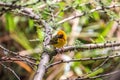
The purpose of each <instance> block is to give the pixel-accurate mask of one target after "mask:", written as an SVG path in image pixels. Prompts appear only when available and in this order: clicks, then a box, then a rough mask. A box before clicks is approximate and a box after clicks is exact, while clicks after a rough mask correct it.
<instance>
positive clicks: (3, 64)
mask: <svg viewBox="0 0 120 80" xmlns="http://www.w3.org/2000/svg"><path fill="white" fill-rule="evenodd" d="M0 64H1V65H2V66H3V67H4V68H6V69H8V70H9V71H11V72H12V73H13V74H14V75H15V76H16V78H17V79H18V80H21V79H20V78H19V76H18V75H17V74H16V73H15V71H14V70H12V69H11V68H9V67H7V66H6V65H4V64H3V63H1V62H0Z"/></svg>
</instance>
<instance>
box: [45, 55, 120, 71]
mask: <svg viewBox="0 0 120 80" xmlns="http://www.w3.org/2000/svg"><path fill="white" fill-rule="evenodd" d="M115 57H120V54H116V55H112V56H102V57H95V58H94V57H90V58H81V59H71V60H60V61H57V62H54V63H52V64H50V65H48V66H47V67H46V69H48V68H50V67H52V66H54V65H58V64H61V63H69V62H80V61H89V60H102V59H111V58H115Z"/></svg>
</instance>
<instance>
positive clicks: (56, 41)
mask: <svg viewBox="0 0 120 80" xmlns="http://www.w3.org/2000/svg"><path fill="white" fill-rule="evenodd" d="M57 37H58V36H57V35H56V36H54V37H53V38H52V39H51V40H50V44H57V43H58V38H57Z"/></svg>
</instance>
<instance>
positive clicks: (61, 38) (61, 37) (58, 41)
mask: <svg viewBox="0 0 120 80" xmlns="http://www.w3.org/2000/svg"><path fill="white" fill-rule="evenodd" d="M66 43H67V35H66V33H65V32H64V31H63V30H59V31H58V32H57V34H56V35H55V36H54V37H53V38H52V39H51V40H50V42H49V44H50V45H53V46H54V47H55V48H61V47H63V46H64V45H65V44H66Z"/></svg>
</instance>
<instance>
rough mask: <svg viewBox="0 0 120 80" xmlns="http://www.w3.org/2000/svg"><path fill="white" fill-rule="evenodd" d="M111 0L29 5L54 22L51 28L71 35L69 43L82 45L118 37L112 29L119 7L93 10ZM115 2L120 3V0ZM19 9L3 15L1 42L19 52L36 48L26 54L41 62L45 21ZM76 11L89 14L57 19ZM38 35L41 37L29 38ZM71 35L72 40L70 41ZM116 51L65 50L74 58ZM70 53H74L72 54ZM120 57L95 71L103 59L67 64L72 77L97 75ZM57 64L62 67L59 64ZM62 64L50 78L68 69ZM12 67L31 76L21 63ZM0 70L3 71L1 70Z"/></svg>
mask: <svg viewBox="0 0 120 80" xmlns="http://www.w3.org/2000/svg"><path fill="white" fill-rule="evenodd" d="M1 1H2V2H7V3H12V1H14V0H1ZM34 2H37V0H34V1H33V0H18V1H17V2H16V3H15V4H16V5H26V4H32V3H34ZM112 3H113V1H112V0H102V3H100V2H99V1H97V0H94V1H93V0H64V1H63V0H62V1H58V2H54V1H50V0H48V1H39V2H37V3H36V4H34V5H29V6H27V7H28V8H31V9H32V10H33V12H34V13H36V14H37V15H39V16H40V17H41V19H44V20H46V22H48V24H49V25H50V26H52V27H51V29H52V30H53V32H55V31H57V30H58V29H63V30H64V31H65V32H66V33H67V35H68V43H67V45H69V44H72V45H79V46H80V45H81V44H82V45H83V44H88V43H104V42H106V41H113V40H116V41H117V40H118V38H119V35H117V34H116V33H117V32H116V31H115V32H113V34H112V35H110V33H111V31H112V29H113V27H114V24H115V20H117V19H119V9H118V10H117V9H109V10H107V9H105V10H96V11H94V12H92V13H91V10H95V9H96V8H97V7H100V6H110V5H112ZM116 3H117V4H119V2H116ZM0 10H2V8H0ZM20 11H21V10H19V9H16V10H13V11H8V12H4V14H3V15H2V16H1V18H0V42H1V44H3V45H5V47H6V48H8V49H10V50H13V51H17V52H20V51H24V50H25V51H27V50H32V51H33V52H32V53H30V54H27V53H24V54H25V55H29V56H32V57H33V58H36V59H37V61H36V63H39V59H40V56H41V53H42V52H43V40H44V26H43V25H42V24H39V25H38V24H37V23H36V21H35V20H34V19H30V18H28V17H25V16H23V15H19V14H20V13H19V12H20ZM74 12H79V13H83V12H85V13H86V14H85V15H83V16H81V17H77V18H78V23H76V22H77V20H75V19H76V18H75V19H73V20H68V21H65V22H63V23H62V24H58V22H59V21H62V20H63V19H67V18H69V17H71V16H75V15H76V14H75V13H74ZM75 23H76V24H75ZM74 25H76V26H74ZM72 32H75V34H72ZM53 34H54V33H53ZM6 35H9V36H10V39H8V40H3V41H2V39H3V37H4V36H6ZM76 35H77V36H76ZM109 36H110V37H109ZM73 38H74V39H73ZM36 39H38V40H37V41H30V40H36ZM72 39H73V41H72V42H71V43H70V41H71V40H72ZM74 43H75V44H74ZM12 47H14V48H12ZM34 50H36V51H34ZM37 51H38V53H37ZM114 53H115V51H112V50H110V49H97V50H87V51H79V52H78V51H73V53H72V52H68V53H67V54H66V53H65V54H66V55H67V56H68V57H69V58H70V59H72V58H74V59H81V58H86V57H100V56H107V55H109V54H114ZM71 55H73V56H72V57H71ZM54 58H55V57H54ZM57 60H59V58H55V59H54V60H53V62H54V61H57ZM65 60H66V59H65ZM118 60H119V59H118ZM118 60H114V59H110V60H109V61H108V62H109V63H106V64H105V65H103V66H102V67H100V68H99V69H98V70H96V71H93V72H92V70H93V69H94V68H95V67H97V66H99V65H100V64H101V63H102V62H103V60H99V61H92V60H91V61H85V62H72V63H71V64H68V65H69V67H68V68H70V69H69V70H68V72H72V76H70V77H78V76H84V75H86V77H94V76H96V75H99V74H102V73H106V72H110V71H111V70H114V69H115V68H116V67H113V68H111V67H110V66H111V65H116V64H115V63H118V62H117V61H118ZM66 65H67V63H66ZM13 66H16V64H14V65H12V66H11V65H10V67H13ZM57 67H59V65H58V66H57ZM55 68H56V67H55ZM55 68H54V67H53V68H52V69H50V70H49V72H48V73H47V76H46V77H45V80H47V79H48V78H49V77H50V76H53V72H54V71H56V70H55ZM60 68H62V69H60V70H61V71H58V72H56V75H55V76H54V77H53V79H51V80H58V78H61V76H65V75H64V73H65V72H66V71H65V70H64V68H65V67H60ZM0 69H2V68H0ZM13 69H15V71H16V72H17V74H19V76H20V77H21V79H22V77H24V79H23V80H26V79H28V78H27V77H29V78H30V79H31V76H32V74H33V73H30V76H29V75H28V74H25V73H29V72H26V70H24V69H22V68H21V67H20V66H19V65H17V67H15V68H13ZM52 71H53V72H52ZM3 72H4V73H6V71H4V70H3ZM23 72H25V73H23ZM0 73H2V71H1V72H0ZM88 73H89V74H88ZM87 74H88V75H87ZM1 75H2V74H1ZM7 75H8V74H7ZM10 76H12V78H11V79H9V80H16V79H15V78H14V75H10ZM10 76H6V74H4V76H3V75H2V78H1V79H2V80H8V78H9V77H10ZM4 77H6V78H4ZM65 77H66V76H65ZM67 77H69V76H67ZM48 80H49V79H48ZM96 80H102V78H98V79H96Z"/></svg>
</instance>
